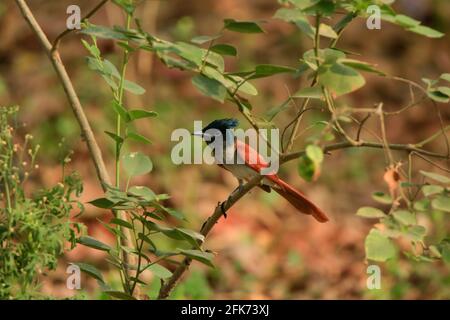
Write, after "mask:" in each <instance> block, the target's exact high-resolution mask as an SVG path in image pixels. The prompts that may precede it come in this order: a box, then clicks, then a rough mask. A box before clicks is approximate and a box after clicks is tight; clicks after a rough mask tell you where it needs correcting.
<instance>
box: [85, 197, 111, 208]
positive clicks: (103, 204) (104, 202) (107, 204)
mask: <svg viewBox="0 0 450 320" xmlns="http://www.w3.org/2000/svg"><path fill="white" fill-rule="evenodd" d="M88 203H90V204H92V205H93V206H94V207H97V208H101V209H111V208H112V207H114V205H115V202H112V201H111V200H109V199H106V198H98V199H95V200H92V201H90V202H88Z"/></svg>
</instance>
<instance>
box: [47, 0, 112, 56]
mask: <svg viewBox="0 0 450 320" xmlns="http://www.w3.org/2000/svg"><path fill="white" fill-rule="evenodd" d="M108 1H109V0H102V1H100V2H99V3H98V4H97V5H96V6H95V7H94V8H93V9H92V10H91V11H89V13H88V14H87V15H86V16H85V17H83V18H82V19H81V22H85V21H86V20H87V19H89V18H90V17H92V16H93V15H94V14H95V13H96V12H97V11H98V10H100V9H101V8H102V7H103V6H104V5H105V4H106V3H107V2H108ZM74 30H75V29H66V30H64V31H63V32H61V33H60V34H59V35H58V36H57V37H56V38H55V40H54V41H53V46H52V51H56V50H58V47H59V43H60V42H61V40H62V38H64V37H65V36H66V35H68V34H69V33H71V32H73V31H74Z"/></svg>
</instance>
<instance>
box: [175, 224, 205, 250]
mask: <svg viewBox="0 0 450 320" xmlns="http://www.w3.org/2000/svg"><path fill="white" fill-rule="evenodd" d="M176 230H177V231H178V232H179V233H180V234H181V235H182V237H183V238H185V239H186V240H187V241H188V242H189V243H190V244H192V245H193V246H194V247H197V248H198V249H200V245H199V243H198V242H200V243H202V242H204V241H205V236H204V235H202V234H200V233H198V232H195V231H192V230H189V229H184V228H177V229H176Z"/></svg>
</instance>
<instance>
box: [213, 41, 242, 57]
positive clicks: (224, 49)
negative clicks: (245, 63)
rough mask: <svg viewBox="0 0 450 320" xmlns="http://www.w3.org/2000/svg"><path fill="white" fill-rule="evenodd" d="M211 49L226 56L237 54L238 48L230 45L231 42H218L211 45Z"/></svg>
mask: <svg viewBox="0 0 450 320" xmlns="http://www.w3.org/2000/svg"><path fill="white" fill-rule="evenodd" d="M211 51H213V52H215V53H218V54H221V55H224V56H234V57H235V56H237V50H236V48H235V47H233V46H230V45H229V44H224V43H221V44H216V45H214V46H212V47H211Z"/></svg>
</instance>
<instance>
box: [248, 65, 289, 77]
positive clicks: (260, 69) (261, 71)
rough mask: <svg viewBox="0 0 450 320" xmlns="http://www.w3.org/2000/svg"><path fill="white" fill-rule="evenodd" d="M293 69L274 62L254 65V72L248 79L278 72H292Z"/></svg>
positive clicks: (268, 75)
mask: <svg viewBox="0 0 450 320" xmlns="http://www.w3.org/2000/svg"><path fill="white" fill-rule="evenodd" d="M295 71H296V69H295V68H291V67H286V66H279V65H274V64H260V65H257V66H256V67H255V74H254V75H252V76H251V77H250V78H249V79H257V78H264V77H270V76H272V75H274V74H278V73H293V72H295Z"/></svg>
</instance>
